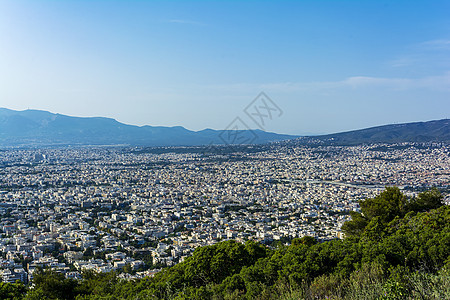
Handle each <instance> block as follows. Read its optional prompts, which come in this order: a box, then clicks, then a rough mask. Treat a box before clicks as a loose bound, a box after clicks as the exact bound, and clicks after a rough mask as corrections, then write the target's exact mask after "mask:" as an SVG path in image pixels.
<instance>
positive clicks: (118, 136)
mask: <svg viewBox="0 0 450 300" xmlns="http://www.w3.org/2000/svg"><path fill="white" fill-rule="evenodd" d="M239 134H240V136H241V137H244V140H249V141H252V143H255V144H261V143H267V142H274V141H281V140H286V139H293V138H296V136H292V135H282V134H276V133H270V132H265V131H261V130H252V131H250V130H245V131H241V132H240V133H239ZM221 137H222V138H221ZM226 143H233V140H232V139H229V140H227V137H226V135H224V134H223V131H219V130H212V129H205V130H201V131H191V130H188V129H186V128H184V127H181V126H175V127H164V126H149V125H145V126H135V125H127V124H123V123H120V122H118V121H116V120H114V119H111V118H104V117H71V116H66V115H62V114H54V113H50V112H47V111H40V110H25V111H14V110H10V109H6V108H0V146H4V147H5V146H6V147H8V146H52V145H119V144H120V145H133V146H134V145H139V146H194V145H208V144H226ZM235 143H238V142H235Z"/></svg>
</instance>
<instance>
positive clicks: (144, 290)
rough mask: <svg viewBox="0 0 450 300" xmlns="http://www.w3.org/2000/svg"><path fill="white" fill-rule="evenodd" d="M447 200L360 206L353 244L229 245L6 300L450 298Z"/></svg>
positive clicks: (54, 281) (51, 276)
mask: <svg viewBox="0 0 450 300" xmlns="http://www.w3.org/2000/svg"><path fill="white" fill-rule="evenodd" d="M441 201H442V197H441V195H440V194H439V193H438V192H437V191H436V190H432V191H428V192H425V193H422V194H420V196H419V197H417V198H412V199H408V198H407V197H405V196H404V195H403V194H402V193H401V192H400V191H399V190H398V189H397V188H386V190H385V191H384V192H382V193H381V194H380V195H378V196H377V197H375V198H373V199H366V200H364V201H361V202H360V206H361V213H353V214H352V220H351V221H349V222H347V223H346V224H345V226H344V227H343V228H344V230H345V232H346V234H347V238H345V239H344V240H332V241H329V242H324V243H316V242H315V240H314V239H313V238H311V237H304V238H302V239H296V240H294V241H293V243H292V245H290V246H282V247H279V248H277V249H276V250H270V249H268V248H266V247H265V246H263V245H260V244H257V243H254V242H247V243H246V244H240V243H237V242H234V241H225V242H222V243H218V244H216V245H212V246H207V247H201V248H199V249H197V250H196V251H195V252H194V254H193V256H192V257H190V258H188V259H187V260H186V261H184V262H183V263H180V264H178V265H176V266H174V267H172V268H169V269H166V270H164V271H162V272H160V273H158V274H157V275H156V276H155V277H153V278H146V279H142V280H136V281H131V282H127V281H120V280H118V278H117V276H116V274H114V273H107V274H94V273H86V274H84V280H82V281H79V282H77V281H73V280H70V279H65V278H64V277H63V276H62V275H59V274H56V273H54V272H49V271H43V272H40V273H37V274H36V276H35V280H34V284H35V287H34V288H33V289H30V290H28V292H27V293H26V294H25V290H24V288H23V286H20V284H15V285H14V284H12V285H11V284H3V285H2V286H1V288H0V295H3V294H2V293H3V292H4V290H5V291H6V289H7V288H9V289H12V290H14V289H17V291H16V290H14V291H13V292H11V291H10V292H9V293H10V295H11V296H8V297H9V298H8V297H4V298H2V299H20V298H22V297H24V298H25V299H450V207H448V206H443V205H442V203H441ZM8 295H9V294H8ZM14 297H15V298H14Z"/></svg>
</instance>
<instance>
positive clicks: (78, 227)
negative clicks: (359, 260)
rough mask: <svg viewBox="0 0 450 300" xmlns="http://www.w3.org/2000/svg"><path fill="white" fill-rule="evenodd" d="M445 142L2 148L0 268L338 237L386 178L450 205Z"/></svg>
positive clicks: (115, 264)
mask: <svg viewBox="0 0 450 300" xmlns="http://www.w3.org/2000/svg"><path fill="white" fill-rule="evenodd" d="M449 154H450V147H449V146H448V145H447V144H444V143H422V144H420V143H399V144H372V145H370V144H369V145H358V146H326V145H321V144H320V143H319V144H317V145H301V144H299V143H295V142H292V141H287V142H277V143H272V144H266V145H260V146H249V145H241V146H237V147H234V146H217V147H213V148H211V147H190V148H189V147H188V148H186V147H184V148H183V147H179V148H176V147H175V148H171V147H166V148H145V147H91V148H89V147H80V148H75V147H74V148H49V149H35V150H33V149H9V150H3V151H1V152H0V162H1V165H0V214H1V223H0V229H1V239H0V251H1V255H2V259H1V261H0V268H1V271H0V274H1V278H2V280H3V282H11V283H13V282H16V280H20V281H22V282H23V283H28V282H31V280H32V278H33V272H34V271H35V270H36V269H37V268H39V267H40V268H46V269H51V270H56V271H58V272H61V273H62V274H64V275H65V276H66V278H78V279H80V278H81V274H82V272H83V271H85V270H93V271H95V272H110V271H117V272H118V273H119V277H120V278H123V279H134V278H142V277H145V276H153V275H154V274H156V273H157V272H159V271H160V270H161V269H163V268H165V267H170V266H173V265H175V264H177V263H180V262H182V261H184V260H185V259H186V258H187V257H189V256H190V255H191V254H192V253H193V251H194V250H195V249H196V248H198V247H201V246H206V245H212V244H215V243H217V242H219V241H225V240H236V241H238V242H245V241H248V240H253V241H256V242H259V243H262V244H264V245H266V246H267V247H272V248H273V247H276V246H277V245H279V244H286V245H287V244H289V243H290V241H291V240H292V239H293V238H301V237H304V236H311V237H314V238H315V239H317V240H319V241H327V240H332V239H342V238H343V237H344V234H343V233H342V231H341V226H342V224H343V223H344V222H345V221H347V220H349V212H351V211H359V206H358V201H359V200H363V199H366V198H370V197H374V196H375V195H377V194H379V193H380V192H381V191H382V190H383V189H384V188H385V186H397V187H399V188H400V189H401V190H402V192H403V193H405V194H406V195H408V196H409V197H414V196H416V195H417V193H418V192H420V191H422V190H425V189H429V188H431V187H436V188H438V189H439V190H440V191H441V192H442V193H443V195H444V196H445V198H444V201H446V202H447V203H448V202H449V196H448V191H449V188H450V186H449V185H450V155H449Z"/></svg>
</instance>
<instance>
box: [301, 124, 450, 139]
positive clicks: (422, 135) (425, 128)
mask: <svg viewBox="0 0 450 300" xmlns="http://www.w3.org/2000/svg"><path fill="white" fill-rule="evenodd" d="M313 141H320V142H322V143H325V144H332V145H357V144H370V143H403V142H417V143H423V142H450V120H449V119H443V120H436V121H428V122H415V123H405V124H392V125H384V126H377V127H371V128H366V129H360V130H353V131H347V132H341V133H334V134H327V135H319V136H312V137H304V138H301V139H300V140H296V142H300V143H310V142H313Z"/></svg>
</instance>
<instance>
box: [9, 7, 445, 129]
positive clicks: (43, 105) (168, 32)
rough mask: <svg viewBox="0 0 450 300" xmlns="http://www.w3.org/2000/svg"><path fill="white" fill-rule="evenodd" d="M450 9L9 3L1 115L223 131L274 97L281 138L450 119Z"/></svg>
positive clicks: (272, 124) (274, 126) (273, 125)
mask: <svg viewBox="0 0 450 300" xmlns="http://www.w3.org/2000/svg"><path fill="white" fill-rule="evenodd" d="M449 6H450V4H449V3H448V2H444V1H434V2H433V3H429V2H425V1H419V2H414V3H413V4H412V3H408V2H406V1H398V2H396V3H387V2H386V3H383V2H372V1H371V2H364V3H357V2H353V1H340V2H333V1H314V2H313V1H302V2H293V1H292V2H289V1H283V2H276V3H275V2H261V3H259V2H254V1H248V2H242V3H238V2H222V1H219V2H187V3H185V2H180V1H172V2H168V3H165V2H159V1H156V2H146V1H133V2H124V1H115V2H106V1H93V2H91V1H89V2H88V1H64V2H55V1H2V2H1V3H0V41H1V43H2V47H1V48H0V79H1V82H2V86H1V89H0V99H1V101H0V107H6V108H9V109H15V110H25V109H28V108H29V109H39V110H48V111H51V112H54V113H61V114H67V115H73V116H102V117H111V118H114V119H116V120H118V121H119V122H123V123H127V124H134V125H152V126H177V125H181V126H184V127H186V128H188V129H191V130H196V131H197V130H202V129H205V128H213V129H217V130H221V129H225V128H226V127H227V126H228V125H229V124H230V122H232V121H233V120H234V119H235V118H236V117H241V118H245V117H246V114H245V111H244V110H245V108H246V107H247V106H248V105H249V104H250V103H251V102H252V101H253V100H254V99H255V97H256V96H258V95H259V93H260V92H262V91H263V92H265V93H266V94H267V95H268V96H269V97H270V98H271V99H272V100H273V101H274V102H275V103H276V105H277V106H279V108H280V109H281V110H282V111H283V115H282V116H281V117H280V118H277V119H274V120H273V121H271V122H268V124H267V125H266V127H265V128H264V129H265V130H267V131H272V132H277V133H286V134H298V135H302V134H322V133H333V132H340V131H347V130H353V129H360V128H367V127H371V126H376V125H384V124H392V123H406V122H415V121H428V120H433V119H435V120H437V119H444V118H449V115H448V111H450V104H449V102H448V99H449V96H450V59H449V57H450V56H449V52H450V18H449V17H448V16H447V14H446V12H447V11H448V9H449V8H450V7H449ZM248 120H249V119H246V120H245V121H248ZM248 123H249V124H248V125H249V126H250V127H254V128H257V126H252V124H251V122H248Z"/></svg>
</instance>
